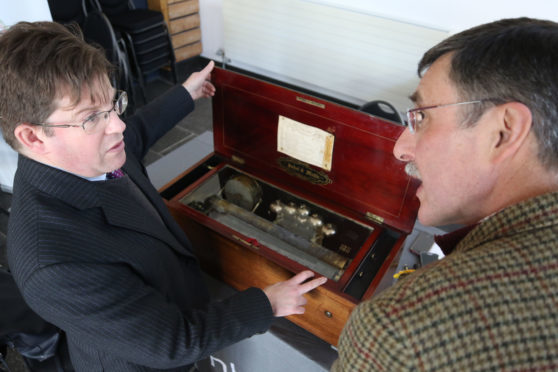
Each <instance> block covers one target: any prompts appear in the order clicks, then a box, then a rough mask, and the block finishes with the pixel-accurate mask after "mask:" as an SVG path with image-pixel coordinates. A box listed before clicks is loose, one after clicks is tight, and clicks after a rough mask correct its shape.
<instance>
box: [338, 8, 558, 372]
mask: <svg viewBox="0 0 558 372" xmlns="http://www.w3.org/2000/svg"><path fill="white" fill-rule="evenodd" d="M557 68H558V24H557V23H555V22H551V21H544V20H536V19H528V18H518V19H504V20H500V21H496V22H492V23H488V24H485V25H480V26H477V27H474V28H472V29H469V30H466V31H463V32H460V33H458V34H455V35H453V36H451V37H449V38H448V39H446V40H444V41H442V42H441V43H440V44H438V45H436V46H434V47H433V48H432V49H430V50H429V51H428V52H426V53H425V54H424V56H423V58H422V60H421V61H420V63H419V68H418V71H419V75H420V76H421V81H420V83H419V85H418V87H417V89H416V91H415V93H413V95H412V96H411V99H412V100H413V102H414V103H415V106H416V107H415V108H413V109H411V110H409V111H408V114H407V115H408V128H407V129H406V130H405V131H404V132H403V133H402V134H401V137H400V138H399V139H398V140H397V142H396V144H395V147H394V150H393V153H394V155H395V156H396V157H397V158H398V159H399V160H401V161H403V162H406V163H407V165H406V170H407V172H408V173H409V174H410V175H411V176H413V177H416V178H418V179H420V181H421V185H420V187H419V188H418V190H417V197H418V198H419V200H420V208H419V211H418V218H419V220H420V221H421V222H422V223H423V224H426V225H446V224H461V225H464V227H463V228H462V229H459V230H457V231H454V232H452V233H450V234H447V235H444V236H443V237H441V238H439V239H437V242H438V244H439V245H440V247H441V248H442V250H444V252H445V253H446V257H445V258H444V259H442V260H440V261H438V262H436V263H433V264H430V265H428V266H425V267H424V268H422V269H421V270H417V271H415V272H414V273H412V274H410V275H408V276H406V277H405V278H404V279H401V280H399V282H398V283H397V284H396V285H394V286H393V287H392V288H390V289H388V290H386V291H384V292H383V293H381V294H379V295H378V296H377V297H375V298H373V299H371V300H370V301H365V302H363V303H361V304H360V305H359V306H358V307H357V308H355V310H354V311H353V313H352V314H351V317H350V319H349V321H348V322H347V324H346V325H345V328H344V330H343V333H342V334H341V337H340V339H339V345H338V346H339V359H338V360H337V362H336V363H335V364H334V366H333V371H336V372H337V371H556V370H558V101H557V97H558V70H557Z"/></svg>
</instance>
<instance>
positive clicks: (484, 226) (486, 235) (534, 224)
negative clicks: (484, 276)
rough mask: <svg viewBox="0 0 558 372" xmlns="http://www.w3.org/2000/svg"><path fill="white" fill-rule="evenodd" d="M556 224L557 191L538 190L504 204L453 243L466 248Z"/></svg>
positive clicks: (557, 212)
mask: <svg viewBox="0 0 558 372" xmlns="http://www.w3.org/2000/svg"><path fill="white" fill-rule="evenodd" d="M553 225H558V192H551V193H548V194H542V195H539V196H536V197H533V198H531V199H527V200H524V201H522V202H519V203H517V204H515V205H512V206H510V207H507V208H504V209H502V210H501V211H499V212H497V213H495V214H494V215H492V216H490V217H487V218H485V219H483V220H482V221H481V222H480V223H478V224H477V225H474V226H473V228H472V229H470V232H469V233H467V234H466V235H465V236H464V237H463V239H462V240H461V241H460V242H459V243H458V244H457V245H456V247H455V251H456V252H458V251H463V252H465V251H468V250H471V249H474V248H476V247H478V246H480V245H482V244H484V243H487V242H489V241H492V240H496V239H501V238H505V237H510V236H513V235H516V234H525V233H526V232H528V231H534V230H537V229H541V228H547V227H550V226H553Z"/></svg>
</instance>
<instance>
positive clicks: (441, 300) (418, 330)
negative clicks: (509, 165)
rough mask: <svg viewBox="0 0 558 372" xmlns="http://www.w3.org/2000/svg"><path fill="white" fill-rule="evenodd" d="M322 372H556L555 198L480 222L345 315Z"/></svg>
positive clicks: (528, 203) (557, 212)
mask: <svg viewBox="0 0 558 372" xmlns="http://www.w3.org/2000/svg"><path fill="white" fill-rule="evenodd" d="M338 349H339V359H338V360H337V361H336V362H335V363H334V365H333V367H332V371H519V370H522V371H527V370H529V371H550V370H558V193H549V194H545V195H540V196H538V197H535V198H533V199H530V200H526V201H523V202H521V203H519V204H516V205H514V206H511V207H508V208H506V209H504V210H502V211H500V212H499V213H496V214H495V215H493V216H491V217H489V218H487V219H485V220H484V221H482V222H481V223H480V224H479V225H478V226H476V227H475V228H474V229H473V230H471V232H469V233H468V234H467V235H466V236H465V237H464V239H463V240H461V241H460V243H459V244H458V245H457V246H456V248H455V250H454V251H453V252H452V253H451V254H450V255H448V256H446V257H445V258H444V259H442V260H440V261H438V262H436V263H434V264H431V265H428V266H426V267H424V268H423V269H421V270H418V271H416V272H414V273H412V274H411V275H409V276H408V277H406V278H404V279H401V280H400V281H399V282H398V283H397V284H396V285H394V286H393V287H392V288H390V289H388V290H386V291H385V292H383V293H381V294H379V295H378V296H377V297H375V298H373V299H372V300H369V301H366V302H363V303H361V304H360V305H359V306H357V307H356V308H355V310H354V311H353V313H352V314H351V317H350V319H349V321H348V322H347V324H346V325H345V328H344V330H343V332H342V334H341V336H340V339H339V345H338Z"/></svg>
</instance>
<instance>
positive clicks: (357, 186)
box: [212, 68, 418, 233]
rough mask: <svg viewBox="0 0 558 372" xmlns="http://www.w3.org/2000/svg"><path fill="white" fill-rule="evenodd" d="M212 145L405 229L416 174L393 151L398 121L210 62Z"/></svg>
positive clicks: (282, 183) (291, 185)
mask: <svg viewBox="0 0 558 372" xmlns="http://www.w3.org/2000/svg"><path fill="white" fill-rule="evenodd" d="M212 82H213V84H214V85H215V87H216V89H217V90H216V93H215V96H214V97H213V135H214V146H215V152H216V153H218V154H220V155H221V156H223V157H225V158H226V159H229V160H230V162H231V164H232V165H234V166H235V167H238V168H239V169H241V170H244V171H246V172H249V173H251V174H253V175H256V176H257V177H259V178H262V179H263V180H265V181H268V182H272V183H273V184H275V185H277V186H278V187H280V188H283V189H284V190H286V191H289V192H291V193H293V194H295V195H299V196H301V197H304V198H306V199H307V200H309V201H312V202H316V203H319V204H321V205H323V206H326V207H328V208H330V209H332V210H335V211H338V212H340V213H343V214H346V215H348V216H351V217H353V218H355V219H357V220H361V221H373V222H375V223H380V224H385V225H389V226H391V227H393V228H396V229H398V230H400V231H403V232H407V233H408V232H410V231H411V230H412V227H413V225H414V222H415V219H416V213H417V210H418V200H417V199H416V197H415V192H416V188H417V186H418V182H417V181H416V180H414V179H412V178H410V177H409V176H408V175H407V174H406V173H405V172H404V167H405V163H403V162H401V161H399V160H397V159H396V158H395V157H394V156H393V153H392V151H393V146H394V144H395V141H396V140H397V138H398V137H399V135H400V134H401V132H402V131H403V129H404V127H403V126H400V125H397V124H394V123H392V122H390V121H386V120H382V119H380V118H377V117H374V116H371V115H369V114H367V113H363V112H360V111H357V110H354V109H351V108H348V107H345V106H342V105H339V104H336V103H332V102H330V101H326V100H323V99H320V98H316V97H314V96H311V95H308V94H303V93H300V92H297V91H295V90H291V89H287V88H285V87H281V86H279V85H275V84H271V83H268V82H265V81H262V80H258V79H255V78H252V77H248V76H246V75H242V74H239V73H236V72H232V71H228V70H223V69H220V68H215V69H214V70H213V72H212Z"/></svg>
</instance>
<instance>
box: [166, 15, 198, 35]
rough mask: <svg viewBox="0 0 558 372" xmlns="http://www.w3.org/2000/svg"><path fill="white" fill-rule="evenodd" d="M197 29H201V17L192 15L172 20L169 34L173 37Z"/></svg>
mask: <svg viewBox="0 0 558 372" xmlns="http://www.w3.org/2000/svg"><path fill="white" fill-rule="evenodd" d="M196 27H200V15H199V14H192V15H189V16H186V17H182V18H177V19H173V20H171V21H170V25H169V32H170V34H171V35H172V34H176V33H178V32H182V31H185V30H190V29H192V28H196Z"/></svg>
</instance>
